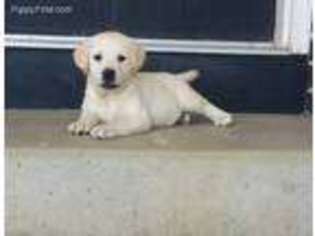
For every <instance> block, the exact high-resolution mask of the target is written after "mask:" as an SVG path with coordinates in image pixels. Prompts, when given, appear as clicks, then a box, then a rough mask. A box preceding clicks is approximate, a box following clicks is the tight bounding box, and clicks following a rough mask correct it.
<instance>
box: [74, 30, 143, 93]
mask: <svg viewBox="0 0 315 236" xmlns="http://www.w3.org/2000/svg"><path fill="white" fill-rule="evenodd" d="M73 56H74V61H75V64H76V65H77V66H78V68H79V69H81V70H82V72H83V73H85V74H87V75H88V80H89V81H88V83H91V84H93V85H94V86H98V87H101V88H103V89H115V88H118V87H120V86H122V85H123V84H125V83H126V82H128V80H130V79H132V78H133V77H134V75H135V74H136V73H137V72H138V71H139V70H140V69H141V67H142V65H143V63H144V60H145V51H144V49H143V48H142V47H141V46H140V45H138V44H137V43H136V42H135V41H134V40H133V39H131V38H129V37H127V36H125V35H123V34H121V33H118V32H105V33H101V34H98V35H96V36H93V37H91V38H90V39H88V40H87V41H85V42H82V43H80V44H79V45H78V46H77V47H76V49H75V51H74V54H73Z"/></svg>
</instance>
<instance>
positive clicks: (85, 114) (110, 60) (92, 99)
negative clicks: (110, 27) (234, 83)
mask: <svg viewBox="0 0 315 236" xmlns="http://www.w3.org/2000/svg"><path fill="white" fill-rule="evenodd" d="M96 55H98V56H99V55H100V57H101V59H100V60H96V59H95V56H96ZM121 56H123V57H124V60H123V61H122V60H119V59H118V58H119V57H121ZM98 59H99V58H98ZM144 60H145V51H144V49H143V48H142V47H141V46H140V45H138V44H137V43H136V42H135V41H134V40H133V39H131V38H129V37H127V36H125V35H123V34H120V33H117V32H105V33H102V34H98V35H96V36H94V37H92V38H90V39H89V40H87V41H86V42H83V43H81V44H79V45H78V46H77V48H76V49H75V51H74V61H75V64H76V65H77V66H78V68H80V69H81V70H82V72H83V73H85V74H86V77H87V85H86V91H85V97H84V101H83V104H82V109H81V114H80V117H79V119H78V120H77V121H76V122H74V123H72V124H70V125H69V126H68V130H69V132H71V133H73V134H89V135H91V136H92V137H94V138H101V139H102V138H111V137H116V136H125V135H129V134H135V133H140V132H145V131H148V130H150V129H151V128H153V127H163V126H164V127H165V126H171V125H173V124H174V123H175V122H176V121H178V119H179V118H180V117H181V115H182V113H198V114H202V115H204V116H206V117H207V118H209V119H210V120H212V121H213V123H214V124H215V125H228V124H229V123H231V122H232V116H231V115H230V114H228V113H227V112H225V111H223V110H221V109H219V108H218V107H216V106H214V105H212V104H211V103H209V102H208V101H207V100H206V99H204V98H203V97H202V96H200V95H199V94H198V93H197V92H195V91H194V90H193V89H192V88H191V87H190V86H189V84H188V82H189V81H193V80H194V79H197V77H198V72H197V71H195V70H191V71H187V72H183V73H178V74H171V73H166V72H161V73H149V72H143V73H140V72H139V70H140V69H141V67H142V65H143V63H144ZM105 69H112V70H114V71H115V75H116V76H115V88H105V87H104V86H102V83H103V78H102V72H103V71H104V70H105Z"/></svg>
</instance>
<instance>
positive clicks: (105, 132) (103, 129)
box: [90, 125, 115, 139]
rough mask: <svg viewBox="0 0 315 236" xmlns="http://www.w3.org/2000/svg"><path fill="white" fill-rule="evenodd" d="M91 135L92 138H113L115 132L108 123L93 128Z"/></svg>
mask: <svg viewBox="0 0 315 236" xmlns="http://www.w3.org/2000/svg"><path fill="white" fill-rule="evenodd" d="M90 135H91V137H92V138H95V139H105V138H112V137H114V136H115V134H114V132H113V131H111V130H110V129H109V128H108V126H106V125H98V126H95V127H94V128H93V129H92V130H91V132H90Z"/></svg>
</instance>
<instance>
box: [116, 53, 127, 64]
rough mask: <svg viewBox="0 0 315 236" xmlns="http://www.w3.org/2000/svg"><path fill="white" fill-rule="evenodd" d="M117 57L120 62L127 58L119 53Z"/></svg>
mask: <svg viewBox="0 0 315 236" xmlns="http://www.w3.org/2000/svg"><path fill="white" fill-rule="evenodd" d="M117 59H118V61H119V62H123V61H125V60H126V59H127V58H126V57H125V56H124V55H121V54H120V55H118V57H117Z"/></svg>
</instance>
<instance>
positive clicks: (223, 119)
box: [213, 112, 233, 126]
mask: <svg viewBox="0 0 315 236" xmlns="http://www.w3.org/2000/svg"><path fill="white" fill-rule="evenodd" d="M232 122H233V118H232V115H230V114H229V113H226V112H222V113H220V114H217V115H216V116H215V118H214V119H213V123H214V125H215V126H227V125H230V124H232Z"/></svg>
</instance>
